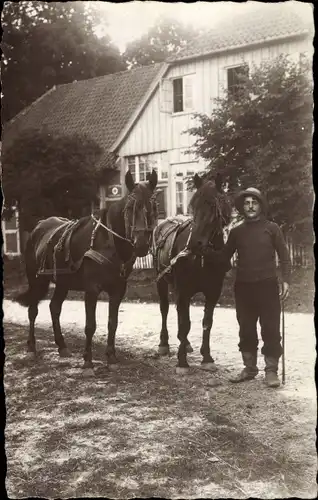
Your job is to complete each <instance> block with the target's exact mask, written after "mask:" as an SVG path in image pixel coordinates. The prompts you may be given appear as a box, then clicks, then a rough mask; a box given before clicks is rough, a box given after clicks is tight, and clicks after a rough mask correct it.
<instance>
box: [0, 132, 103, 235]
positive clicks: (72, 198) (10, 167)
mask: <svg viewBox="0 0 318 500" xmlns="http://www.w3.org/2000/svg"><path fill="white" fill-rule="evenodd" d="M100 154H101V150H100V148H99V146H98V145H97V144H96V143H95V142H94V141H92V140H91V139H88V138H86V137H85V136H83V135H76V134H74V135H70V136H62V135H61V136H58V135H53V134H52V133H49V132H47V131H46V130H43V131H41V132H40V131H37V130H30V131H27V132H24V133H21V135H20V136H19V138H18V139H16V140H15V141H14V142H13V144H12V145H11V147H9V148H8V149H7V150H5V151H4V153H3V158H2V163H3V176H2V177H3V178H2V184H3V191H4V196H5V205H6V207H10V206H12V205H13V204H15V203H16V202H17V204H18V208H19V217H20V222H21V226H22V228H23V230H30V229H32V227H33V226H34V224H35V223H36V221H37V220H39V219H41V218H45V217H49V216H51V215H57V216H61V217H70V218H79V217H81V216H83V215H84V214H85V213H87V211H88V210H89V209H90V203H91V202H92V201H94V198H95V196H96V193H97V182H98V179H97V174H96V167H95V163H96V160H97V159H98V157H99V155H100ZM7 214H8V216H9V215H10V211H8V212H7Z"/></svg>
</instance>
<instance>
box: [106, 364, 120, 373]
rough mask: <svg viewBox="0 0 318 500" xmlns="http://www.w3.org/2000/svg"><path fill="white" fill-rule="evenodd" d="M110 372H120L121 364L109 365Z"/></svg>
mask: <svg viewBox="0 0 318 500" xmlns="http://www.w3.org/2000/svg"><path fill="white" fill-rule="evenodd" d="M107 366H108V369H109V371H111V372H117V371H118V370H119V363H113V364H112V365H107Z"/></svg>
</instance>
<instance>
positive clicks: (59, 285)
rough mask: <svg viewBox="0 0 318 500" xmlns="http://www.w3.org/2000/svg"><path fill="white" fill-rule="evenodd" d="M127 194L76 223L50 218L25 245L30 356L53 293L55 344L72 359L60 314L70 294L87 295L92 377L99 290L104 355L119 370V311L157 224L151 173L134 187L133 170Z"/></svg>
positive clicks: (87, 358)
mask: <svg viewBox="0 0 318 500" xmlns="http://www.w3.org/2000/svg"><path fill="white" fill-rule="evenodd" d="M125 182H126V187H127V189H128V194H127V195H126V196H124V197H123V198H122V199H121V200H119V201H117V202H114V203H113V204H112V205H111V206H110V208H109V209H108V210H106V209H103V210H102V211H101V216H100V219H99V220H97V219H95V217H93V216H88V217H84V218H82V219H79V220H78V221H75V222H74V221H68V220H67V219H61V218H58V217H49V218H48V219H45V220H43V221H40V222H39V223H38V224H37V226H36V227H35V228H34V230H33V232H32V233H31V235H30V238H29V240H28V242H27V245H26V252H25V264H26V274H27V279H28V283H29V288H28V290H27V291H26V292H24V293H22V294H20V295H18V296H17V298H16V300H17V302H19V303H20V304H21V305H24V306H26V307H28V314H29V322H30V328H29V338H28V343H27V346H28V352H29V353H31V355H32V357H34V356H35V355H36V342H35V333H34V325H35V320H36V317H37V314H38V303H39V302H40V301H41V300H43V299H44V298H45V296H46V294H47V292H48V288H49V284H50V282H52V281H53V282H55V291H54V294H53V297H52V300H51V302H50V311H51V317H52V324H53V331H54V339H55V343H56V345H57V347H58V351H59V354H60V356H67V355H69V351H68V349H67V347H66V343H65V340H64V337H63V334H62V332H61V326H60V313H61V308H62V304H63V302H64V300H65V299H66V297H67V293H68V291H69V290H80V291H84V292H85V311H86V324H85V335H86V344H85V350H84V355H83V357H84V368H86V369H88V370H87V373H88V374H92V368H93V363H92V338H93V335H94V333H95V330H96V303H97V299H98V296H99V293H100V292H101V291H106V292H107V293H108V295H109V319H108V338H107V348H106V357H107V361H108V365H109V367H116V366H118V365H117V363H118V362H117V359H116V353H115V334H116V329H117V324H118V309H119V306H120V303H121V301H122V299H123V297H124V294H125V292H126V287H127V279H128V276H129V274H130V273H131V271H132V268H133V265H134V262H135V260H136V257H143V256H145V255H146V254H147V253H148V251H149V247H150V245H151V235H152V232H153V229H154V227H155V225H156V223H157V203H156V199H155V188H156V185H157V174H156V172H155V171H154V170H153V171H152V173H151V175H148V178H147V182H141V183H139V184H137V185H135V183H134V181H133V177H132V174H131V172H130V171H128V172H127V173H126V177H125Z"/></svg>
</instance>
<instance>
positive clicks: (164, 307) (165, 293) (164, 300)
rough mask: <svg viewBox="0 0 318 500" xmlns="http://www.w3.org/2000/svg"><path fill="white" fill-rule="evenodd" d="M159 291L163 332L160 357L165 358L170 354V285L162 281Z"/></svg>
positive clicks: (161, 334)
mask: <svg viewBox="0 0 318 500" xmlns="http://www.w3.org/2000/svg"><path fill="white" fill-rule="evenodd" d="M157 290H158V295H159V301H160V312H161V319H162V325H161V332H160V344H159V349H158V352H159V355H160V356H164V355H166V354H169V334H168V328H167V316H168V312H169V285H168V283H167V281H166V280H163V279H161V280H160V281H158V282H157Z"/></svg>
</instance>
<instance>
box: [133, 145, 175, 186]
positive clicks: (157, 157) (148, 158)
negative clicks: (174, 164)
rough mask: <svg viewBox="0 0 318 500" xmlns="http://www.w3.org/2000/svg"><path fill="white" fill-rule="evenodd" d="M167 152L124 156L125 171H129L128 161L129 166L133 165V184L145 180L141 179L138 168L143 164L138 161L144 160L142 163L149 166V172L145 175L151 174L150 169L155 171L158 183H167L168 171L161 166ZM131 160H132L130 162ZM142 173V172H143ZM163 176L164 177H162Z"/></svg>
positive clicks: (164, 161)
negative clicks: (163, 156)
mask: <svg viewBox="0 0 318 500" xmlns="http://www.w3.org/2000/svg"><path fill="white" fill-rule="evenodd" d="M167 153H168V152H167V151H166V150H165V151H160V152H157V153H148V154H143V155H130V156H126V170H129V161H131V164H132V163H133V164H134V172H132V171H131V173H132V176H133V179H134V182H136V183H138V182H144V181H145V180H146V179H145V178H142V179H141V177H142V176H141V175H140V173H141V171H140V166H141V164H142V163H143V162H142V161H140V160H141V159H145V162H144V163H147V162H148V164H149V170H148V171H147V170H146V171H145V173H146V175H147V173H148V172H150V173H151V171H152V168H154V169H155V170H156V171H157V174H158V181H159V182H163V183H165V182H168V178H169V169H168V168H166V169H163V165H164V164H165V163H166V162H167ZM162 155H165V156H166V158H162ZM132 160H134V161H133V162H132ZM152 164H153V165H152ZM143 173H144V172H143ZM163 174H164V175H163Z"/></svg>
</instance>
